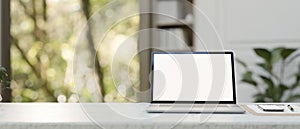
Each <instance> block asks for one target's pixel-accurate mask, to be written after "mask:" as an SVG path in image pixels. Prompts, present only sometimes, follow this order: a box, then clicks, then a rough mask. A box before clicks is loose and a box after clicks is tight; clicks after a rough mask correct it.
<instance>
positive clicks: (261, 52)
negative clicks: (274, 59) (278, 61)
mask: <svg viewBox="0 0 300 129" xmlns="http://www.w3.org/2000/svg"><path fill="white" fill-rule="evenodd" d="M254 51H255V53H256V54H257V55H258V56H260V57H262V58H263V59H265V61H266V62H270V60H271V52H269V51H268V50H267V49H264V48H255V49H254Z"/></svg>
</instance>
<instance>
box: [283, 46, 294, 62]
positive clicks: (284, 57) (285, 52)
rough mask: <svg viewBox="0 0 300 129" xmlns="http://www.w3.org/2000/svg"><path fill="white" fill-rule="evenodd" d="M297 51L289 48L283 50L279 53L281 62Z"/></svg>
mask: <svg viewBox="0 0 300 129" xmlns="http://www.w3.org/2000/svg"><path fill="white" fill-rule="evenodd" d="M296 50H297V49H293V48H289V49H284V50H283V51H282V52H281V56H282V58H283V60H285V59H286V58H287V57H289V56H290V55H291V54H292V53H293V52H295V51H296Z"/></svg>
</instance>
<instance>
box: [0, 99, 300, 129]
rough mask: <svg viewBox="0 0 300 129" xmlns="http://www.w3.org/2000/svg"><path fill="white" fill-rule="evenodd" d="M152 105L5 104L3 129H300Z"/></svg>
mask: <svg viewBox="0 0 300 129" xmlns="http://www.w3.org/2000/svg"><path fill="white" fill-rule="evenodd" d="M147 106H148V103H72V104H71V103H1V104H0V116H1V117H0V128H1V129H2V128H3V129H19V128H24V129H25V128H30V129H56V128H57V129H102V128H107V129H110V128H115V129H126V128H128V129H148V128H149V129H150V128H151V129H152V128H157V129H158V128H164V129H168V128H175V129H179V128H184V129H194V128H195V129H196V128H197V129H198V128H201V129H202V128H203V129H242V128H245V129H269V128H272V129H273V128H274V129H277V128H278V129H281V128H285V129H296V128H300V116H254V115H251V114H250V113H246V114H183V113H181V114H178V113H177V114H176V113H168V114H164V113H162V114H160V113H154V114H153V113H151V114H150V113H147V112H146V111H145V109H146V107H147Z"/></svg>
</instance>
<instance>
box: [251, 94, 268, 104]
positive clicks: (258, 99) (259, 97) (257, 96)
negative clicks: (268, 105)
mask: <svg viewBox="0 0 300 129" xmlns="http://www.w3.org/2000/svg"><path fill="white" fill-rule="evenodd" d="M253 97H255V102H265V98H267V96H266V95H265V94H262V93H257V94H255V95H253Z"/></svg>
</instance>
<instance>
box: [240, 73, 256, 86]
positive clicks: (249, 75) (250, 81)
mask: <svg viewBox="0 0 300 129" xmlns="http://www.w3.org/2000/svg"><path fill="white" fill-rule="evenodd" d="M252 76H253V73H252V72H251V71H247V72H246V73H244V75H243V78H242V82H245V83H248V84H251V85H253V86H257V82H256V81H254V80H253V77H252Z"/></svg>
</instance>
